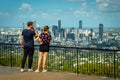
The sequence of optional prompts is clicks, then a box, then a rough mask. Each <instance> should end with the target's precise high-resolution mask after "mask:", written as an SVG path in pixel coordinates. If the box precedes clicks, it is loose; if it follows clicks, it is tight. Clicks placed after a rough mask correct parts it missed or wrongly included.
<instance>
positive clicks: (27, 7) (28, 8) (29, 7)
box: [19, 3, 32, 11]
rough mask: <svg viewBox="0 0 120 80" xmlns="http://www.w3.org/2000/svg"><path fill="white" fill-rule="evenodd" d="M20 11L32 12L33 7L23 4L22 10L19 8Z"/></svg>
mask: <svg viewBox="0 0 120 80" xmlns="http://www.w3.org/2000/svg"><path fill="white" fill-rule="evenodd" d="M19 10H22V11H24V10H28V11H30V10H32V7H31V5H30V4H28V3H22V4H21V6H20V8H19Z"/></svg>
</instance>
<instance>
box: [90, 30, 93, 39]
mask: <svg viewBox="0 0 120 80" xmlns="http://www.w3.org/2000/svg"><path fill="white" fill-rule="evenodd" d="M90 38H91V40H92V38H93V29H90Z"/></svg>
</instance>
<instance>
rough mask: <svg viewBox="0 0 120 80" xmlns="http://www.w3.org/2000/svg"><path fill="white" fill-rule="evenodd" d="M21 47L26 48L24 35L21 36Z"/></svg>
mask: <svg viewBox="0 0 120 80" xmlns="http://www.w3.org/2000/svg"><path fill="white" fill-rule="evenodd" d="M21 48H22V49H24V36H23V35H22V36H21Z"/></svg>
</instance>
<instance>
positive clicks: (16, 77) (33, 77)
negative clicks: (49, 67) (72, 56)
mask: <svg viewBox="0 0 120 80" xmlns="http://www.w3.org/2000/svg"><path fill="white" fill-rule="evenodd" d="M0 80H114V79H112V78H107V77H98V76H88V75H81V74H78V75H77V74H75V73H68V72H49V71H48V72H45V73H43V72H39V73H36V72H27V71H26V72H20V69H19V68H9V67H5V66H0ZM116 80H117V79H116Z"/></svg>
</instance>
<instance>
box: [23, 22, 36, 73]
mask: <svg viewBox="0 0 120 80" xmlns="http://www.w3.org/2000/svg"><path fill="white" fill-rule="evenodd" d="M27 26H28V27H27V29H24V30H23V31H22V37H21V48H22V49H23V50H24V55H23V58H22V66H21V72H24V71H25V70H24V66H25V62H26V58H27V56H28V71H33V70H32V69H31V67H32V62H33V54H34V36H35V37H37V36H38V34H37V31H36V30H35V28H34V26H33V22H28V23H27Z"/></svg>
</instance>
